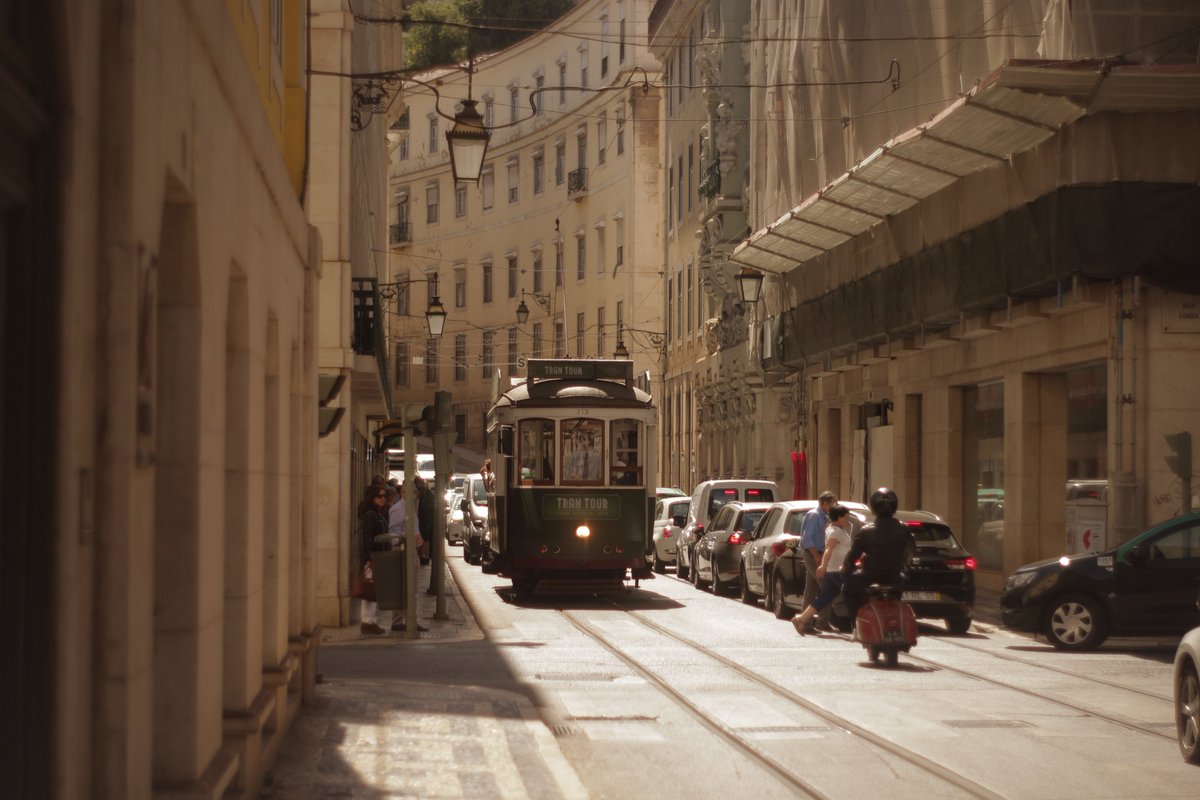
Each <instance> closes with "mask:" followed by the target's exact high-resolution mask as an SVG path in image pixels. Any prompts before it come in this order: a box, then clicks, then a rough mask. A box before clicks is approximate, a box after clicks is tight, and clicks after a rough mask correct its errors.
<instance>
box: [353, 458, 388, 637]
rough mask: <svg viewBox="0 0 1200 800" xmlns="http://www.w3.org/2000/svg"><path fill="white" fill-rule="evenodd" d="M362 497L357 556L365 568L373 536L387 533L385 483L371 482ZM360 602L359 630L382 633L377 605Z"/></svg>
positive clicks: (368, 559) (374, 544)
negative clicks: (364, 495) (359, 539)
mask: <svg viewBox="0 0 1200 800" xmlns="http://www.w3.org/2000/svg"><path fill="white" fill-rule="evenodd" d="M363 499H364V501H365V503H364V504H360V505H359V509H360V511H361V512H362V514H361V517H360V518H359V519H360V524H359V535H360V537H361V541H360V544H359V548H360V549H359V556H360V561H361V563H362V565H363V567H364V568H365V567H366V566H367V565H368V564H370V563H371V554H372V553H373V552H374V551H375V549H376V543H375V537H376V536H379V535H381V534H386V533H387V529H388V524H387V501H388V492H387V488H386V484H382V483H381V484H380V485H379V486H376V485H375V483H374V482H372V483H371V485H370V486H368V487H367V493H366V497H364V498H363ZM380 546H382V545H380ZM361 603H362V609H361V613H360V615H359V617H360V624H359V631H360V632H362V633H363V634H365V635H369V636H380V635H382V634H383V632H384V631H383V628H381V627H379V621H378V619H377V615H378V614H379V605H378V604H377V603H376V602H375V601H374V600H365V599H364V600H362V601H361Z"/></svg>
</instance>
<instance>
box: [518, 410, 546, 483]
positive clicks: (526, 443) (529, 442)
mask: <svg viewBox="0 0 1200 800" xmlns="http://www.w3.org/2000/svg"><path fill="white" fill-rule="evenodd" d="M520 430H521V435H520V451H519V452H518V453H517V461H518V462H519V463H520V465H521V483H522V484H533V483H554V423H553V422H552V421H551V420H548V419H525V420H521V427H520Z"/></svg>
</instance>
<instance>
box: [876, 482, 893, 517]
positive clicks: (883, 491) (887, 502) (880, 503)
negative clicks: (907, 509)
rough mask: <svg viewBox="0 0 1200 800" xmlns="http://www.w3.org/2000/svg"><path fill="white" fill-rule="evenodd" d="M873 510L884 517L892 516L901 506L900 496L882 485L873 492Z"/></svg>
mask: <svg viewBox="0 0 1200 800" xmlns="http://www.w3.org/2000/svg"><path fill="white" fill-rule="evenodd" d="M870 506H871V510H872V511H874V512H875V513H876V514H879V515H881V516H884V517H890V516H892V515H893V514H895V513H896V509H897V508H899V507H900V498H898V497H896V493H895V492H893V491H892V490H891V489H889V488H888V487H886V486H880V487H879V488H878V489H876V490H875V491H874V492H872V493H871V502H870Z"/></svg>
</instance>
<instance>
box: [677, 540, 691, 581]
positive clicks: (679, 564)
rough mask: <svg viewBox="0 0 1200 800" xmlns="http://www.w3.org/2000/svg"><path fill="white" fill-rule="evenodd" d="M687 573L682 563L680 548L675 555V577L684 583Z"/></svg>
mask: <svg viewBox="0 0 1200 800" xmlns="http://www.w3.org/2000/svg"><path fill="white" fill-rule="evenodd" d="M688 573H689V570H688V565H687V564H685V563H683V548H682V547H681V548H679V552H677V553H676V554H675V577H676V578H682V579H683V580H685V581H686V580H687V579H688Z"/></svg>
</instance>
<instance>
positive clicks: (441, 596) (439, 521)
mask: <svg viewBox="0 0 1200 800" xmlns="http://www.w3.org/2000/svg"><path fill="white" fill-rule="evenodd" d="M450 400H451V395H450V392H436V393H434V395H433V430H432V431H431V434H432V437H433V463H434V464H435V469H436V472H435V473H434V475H435V477H434V481H433V485H434V488H433V497H434V504H435V506H434V507H435V511H436V513H435V514H434V515H433V516H434V521H433V529H434V531H435V533H434V537H433V540H434V541H433V545H432V546H433V549H434V553H435V557H434V559H433V563H434V565H435V566H434V572H433V587H434V591H435V592H437V609H436V610H435V611H434V613H433V618H434V619H436V620H439V621H442V620H448V619H450V615H449V614H447V613H446V485H447V483H448V482H449V479H450V475H451V474H452V473H453V472H454V464H453V454H452V453H451V452H450V416H451V413H452V412H451V408H450Z"/></svg>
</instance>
